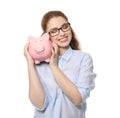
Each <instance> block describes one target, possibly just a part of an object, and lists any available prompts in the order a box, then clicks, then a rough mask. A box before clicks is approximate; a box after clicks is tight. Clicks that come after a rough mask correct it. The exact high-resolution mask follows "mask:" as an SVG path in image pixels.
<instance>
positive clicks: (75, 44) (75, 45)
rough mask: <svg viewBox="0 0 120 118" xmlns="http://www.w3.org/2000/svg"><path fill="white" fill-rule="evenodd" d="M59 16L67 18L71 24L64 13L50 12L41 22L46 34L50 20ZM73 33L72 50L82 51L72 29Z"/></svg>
mask: <svg viewBox="0 0 120 118" xmlns="http://www.w3.org/2000/svg"><path fill="white" fill-rule="evenodd" d="M59 16H61V17H63V18H65V19H66V21H67V22H69V21H68V18H67V16H66V15H65V14H64V13H63V12H61V11H49V12H47V13H46V14H45V15H44V16H43V18H42V21H41V27H42V30H43V32H46V28H47V23H48V22H49V20H50V19H51V18H53V17H59ZM71 33H72V40H71V42H70V46H71V48H72V49H74V50H80V49H81V48H80V44H79V41H78V39H77V37H76V35H75V33H74V31H73V29H72V27H71Z"/></svg>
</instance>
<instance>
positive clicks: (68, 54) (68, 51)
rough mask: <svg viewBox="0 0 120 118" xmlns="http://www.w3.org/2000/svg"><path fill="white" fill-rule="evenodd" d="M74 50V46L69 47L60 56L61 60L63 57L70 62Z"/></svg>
mask: <svg viewBox="0 0 120 118" xmlns="http://www.w3.org/2000/svg"><path fill="white" fill-rule="evenodd" d="M72 52H73V50H72V48H71V47H69V48H68V50H67V51H66V52H65V53H64V55H62V56H59V59H60V60H61V59H62V60H64V61H66V62H68V61H69V59H70V58H71V56H72Z"/></svg>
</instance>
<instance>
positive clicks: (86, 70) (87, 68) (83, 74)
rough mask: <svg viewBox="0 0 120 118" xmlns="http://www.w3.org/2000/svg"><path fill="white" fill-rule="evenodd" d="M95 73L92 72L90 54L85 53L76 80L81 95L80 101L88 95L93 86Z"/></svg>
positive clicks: (84, 99)
mask: <svg viewBox="0 0 120 118" xmlns="http://www.w3.org/2000/svg"><path fill="white" fill-rule="evenodd" d="M95 77H96V74H95V73H94V72H93V60H92V57H91V55H89V54H85V55H84V56H83V59H82V61H81V64H80V71H79V77H78V81H77V87H78V90H79V92H80V94H81V96H82V102H83V103H84V102H85V101H86V98H88V97H89V96H90V91H91V90H92V89H94V87H95Z"/></svg>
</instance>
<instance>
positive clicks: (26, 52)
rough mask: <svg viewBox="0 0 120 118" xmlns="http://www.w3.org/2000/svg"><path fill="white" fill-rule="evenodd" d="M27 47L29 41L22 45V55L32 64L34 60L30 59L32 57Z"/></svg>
mask: <svg viewBox="0 0 120 118" xmlns="http://www.w3.org/2000/svg"><path fill="white" fill-rule="evenodd" d="M28 47H29V43H27V44H26V45H25V46H24V56H25V58H26V60H27V63H32V64H34V61H33V59H32V57H31V56H30V54H29V52H28Z"/></svg>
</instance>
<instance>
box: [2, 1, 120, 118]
mask: <svg viewBox="0 0 120 118" xmlns="http://www.w3.org/2000/svg"><path fill="white" fill-rule="evenodd" d="M49 10H62V11H63V12H64V13H65V14H66V15H67V16H68V18H69V21H70V23H71V25H72V27H73V29H74V30H75V32H76V33H77V35H78V37H79V40H80V42H81V47H82V50H83V51H85V52H88V53H90V54H91V55H92V57H93V61H94V71H95V72H96V73H97V78H96V88H95V89H94V90H93V91H92V92H91V97H90V98H88V100H87V104H88V108H87V112H86V115H87V118H120V111H119V110H120V92H119V91H120V83H119V80H120V53H119V51H120V43H119V40H120V3H119V0H1V1H0V55H1V56H0V118H32V117H33V110H34V109H33V106H32V105H31V103H30V101H29V99H28V79H27V76H28V75H27V65H26V60H25V58H24V56H23V48H24V45H25V43H26V42H27V37H28V36H29V35H34V36H38V35H40V34H41V27H40V21H41V17H42V16H43V14H44V13H46V11H49Z"/></svg>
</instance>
